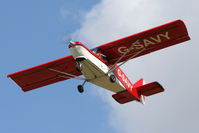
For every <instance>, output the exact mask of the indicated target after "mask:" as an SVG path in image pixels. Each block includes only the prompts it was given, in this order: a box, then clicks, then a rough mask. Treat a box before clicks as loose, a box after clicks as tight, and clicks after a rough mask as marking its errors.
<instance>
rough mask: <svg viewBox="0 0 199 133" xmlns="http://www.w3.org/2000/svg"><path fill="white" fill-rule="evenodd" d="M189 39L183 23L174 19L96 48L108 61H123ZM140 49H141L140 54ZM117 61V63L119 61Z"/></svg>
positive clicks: (112, 62)
mask: <svg viewBox="0 0 199 133" xmlns="http://www.w3.org/2000/svg"><path fill="white" fill-rule="evenodd" d="M187 40H190V37H189V35H188V32H187V29H186V26H185V24H184V23H183V21H182V20H176V21H173V22H170V23H167V24H164V25H161V26H158V27H156V28H153V29H150V30H147V31H144V32H141V33H138V34H135V35H131V36H128V37H125V38H122V39H119V40H116V41H113V42H109V43H106V44H104V45H101V46H98V47H97V48H98V49H99V50H100V51H101V52H102V53H103V54H105V55H106V56H107V57H108V58H109V63H110V64H114V63H115V62H116V61H118V59H120V57H121V56H123V55H124V54H125V52H127V51H128V52H127V54H125V56H124V57H123V58H122V59H121V60H120V61H119V62H123V61H126V60H128V59H129V58H130V57H133V58H135V57H138V56H142V55H145V54H148V53H150V52H154V51H156V50H159V49H163V48H166V47H169V46H172V45H175V44H178V43H181V42H184V41H187ZM141 50H143V51H142V52H141V53H140V54H138V55H136V54H137V53H139V52H140V51H141ZM134 55H136V56H135V57H134ZM119 62H117V63H119Z"/></svg>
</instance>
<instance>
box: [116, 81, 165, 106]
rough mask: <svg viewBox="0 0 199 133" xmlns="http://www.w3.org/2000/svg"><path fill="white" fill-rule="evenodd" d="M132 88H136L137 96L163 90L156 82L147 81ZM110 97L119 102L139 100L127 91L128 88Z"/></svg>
mask: <svg viewBox="0 0 199 133" xmlns="http://www.w3.org/2000/svg"><path fill="white" fill-rule="evenodd" d="M133 89H137V91H138V94H139V96H142V95H144V96H150V95H154V94H156V93H160V92H163V91H164V88H163V87H162V86H161V85H160V84H159V83H158V82H152V83H148V84H145V85H143V86H139V87H136V88H133ZM112 97H113V98H114V99H115V100H116V101H117V102H118V103H120V104H124V103H127V102H131V101H134V100H137V101H140V100H138V99H137V98H136V97H134V96H133V95H132V94H131V93H129V91H128V90H125V91H121V92H119V93H116V94H113V95H112Z"/></svg>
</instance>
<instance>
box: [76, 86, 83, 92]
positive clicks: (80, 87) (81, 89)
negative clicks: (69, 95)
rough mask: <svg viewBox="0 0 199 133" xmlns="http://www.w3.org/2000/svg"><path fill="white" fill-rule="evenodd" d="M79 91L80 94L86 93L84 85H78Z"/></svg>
mask: <svg viewBox="0 0 199 133" xmlns="http://www.w3.org/2000/svg"><path fill="white" fill-rule="evenodd" d="M77 89H78V91H79V93H83V92H84V87H83V86H82V85H78V86H77Z"/></svg>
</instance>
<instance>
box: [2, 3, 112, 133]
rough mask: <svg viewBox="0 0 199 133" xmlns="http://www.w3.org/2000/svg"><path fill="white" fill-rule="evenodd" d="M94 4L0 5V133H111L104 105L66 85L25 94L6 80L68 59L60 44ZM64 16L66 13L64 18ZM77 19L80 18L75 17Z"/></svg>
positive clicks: (65, 50)
mask: <svg viewBox="0 0 199 133" xmlns="http://www.w3.org/2000/svg"><path fill="white" fill-rule="evenodd" d="M97 2H99V0H86V1H81V0H73V1H69V0H68V1H67V0H65V1H64V0H56V1H48V0H34V1H26V0H18V1H15V0H8V1H1V2H0V3H1V4H0V14H1V15H0V16H1V22H0V29H1V31H0V36H1V50H0V54H1V55H0V58H1V70H0V71H1V72H0V73H1V75H0V76H1V77H0V83H1V87H0V88H1V93H0V107H1V109H0V132H2V133H13V132H15V133H27V132H28V133H35V132H38V133H39V132H42V133H55V132H56V133H57V132H59V133H64V132H74V133H75V132H76V133H79V132H99V133H100V132H104V131H107V132H111V131H112V129H111V128H110V127H109V126H107V124H108V123H107V115H106V105H104V103H103V102H102V101H100V99H99V98H96V97H94V96H89V95H91V94H89V90H88V91H87V90H86V93H85V94H83V95H80V94H79V93H78V91H77V89H76V86H77V85H78V84H81V81H80V82H79V81H76V80H73V79H72V80H68V81H66V82H62V83H59V84H54V85H51V86H48V87H44V88H42V89H38V90H35V91H32V92H27V93H24V92H22V91H21V89H20V88H19V87H18V86H17V85H16V84H15V83H14V82H12V81H11V79H8V78H7V77H6V75H7V74H10V73H13V72H16V71H19V70H23V69H26V68H29V67H32V66H35V65H39V64H41V63H45V62H48V61H51V60H54V59H57V58H61V57H64V56H66V55H69V54H70V53H69V51H68V50H67V44H66V43H65V42H64V40H63V38H64V36H65V35H67V34H71V33H72V32H74V31H75V30H77V29H78V28H79V27H80V24H81V21H82V20H81V19H82V18H81V15H83V14H84V13H85V12H87V11H89V10H90V9H91V8H92V6H93V5H95V4H96V3H97ZM64 10H66V11H67V12H69V13H68V14H66V16H64V14H63V13H62V12H63V11H64ZM78 16H79V17H78Z"/></svg>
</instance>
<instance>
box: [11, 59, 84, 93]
mask: <svg viewBox="0 0 199 133" xmlns="http://www.w3.org/2000/svg"><path fill="white" fill-rule="evenodd" d="M75 65H76V62H75V60H74V59H73V57H72V55H70V56H66V57H63V58H60V59H57V60H54V61H51V62H47V63H44V64H41V65H38V66H35V67H32V68H29V69H25V70H22V71H19V72H16V73H12V74H9V75H8V77H10V78H11V79H12V80H13V81H15V83H17V84H18V85H19V86H20V87H21V88H22V90H23V91H29V90H32V89H36V88H39V87H42V86H46V85H49V84H53V83H56V82H59V81H62V80H66V79H69V78H70V77H71V78H72V76H67V77H63V76H65V74H63V73H59V72H56V71H52V69H53V70H57V71H61V72H64V73H68V74H71V75H74V76H79V75H81V73H80V72H77V71H76V69H75ZM50 69H51V70H50Z"/></svg>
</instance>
